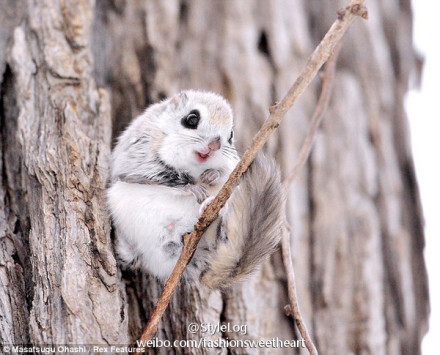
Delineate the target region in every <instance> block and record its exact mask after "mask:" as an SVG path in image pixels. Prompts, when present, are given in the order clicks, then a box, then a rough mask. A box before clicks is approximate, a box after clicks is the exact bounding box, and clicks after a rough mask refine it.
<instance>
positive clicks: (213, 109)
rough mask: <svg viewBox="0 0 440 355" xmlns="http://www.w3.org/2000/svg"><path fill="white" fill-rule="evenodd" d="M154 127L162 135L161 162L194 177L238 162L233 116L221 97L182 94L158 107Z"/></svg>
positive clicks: (202, 94)
mask: <svg viewBox="0 0 440 355" xmlns="http://www.w3.org/2000/svg"><path fill="white" fill-rule="evenodd" d="M159 106H161V108H162V110H158V111H156V112H157V114H156V115H155V118H154V123H155V126H156V127H157V128H159V129H160V131H161V133H162V137H163V140H162V142H161V144H160V147H159V149H158V154H159V157H160V159H162V160H163V161H164V162H165V163H166V164H167V165H169V166H172V167H174V168H176V169H182V170H186V171H188V172H189V173H190V174H191V175H193V176H195V177H196V176H198V175H200V174H201V173H202V172H203V171H205V170H206V169H219V170H220V169H227V170H229V169H230V167H231V165H235V163H236V162H237V154H236V152H235V148H234V142H233V138H234V132H233V115H232V109H231V107H230V105H229V104H228V102H227V101H226V100H225V99H224V98H223V97H221V96H219V95H217V94H214V93H211V92H202V91H192V90H190V91H183V92H181V93H179V94H178V95H176V96H174V97H172V98H170V99H168V100H166V101H164V102H162V103H160V104H159Z"/></svg>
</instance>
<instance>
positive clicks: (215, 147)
mask: <svg viewBox="0 0 440 355" xmlns="http://www.w3.org/2000/svg"><path fill="white" fill-rule="evenodd" d="M208 148H209V149H211V150H212V151H216V150H219V149H220V137H217V138H215V139H214V140H213V141H211V143H209V144H208Z"/></svg>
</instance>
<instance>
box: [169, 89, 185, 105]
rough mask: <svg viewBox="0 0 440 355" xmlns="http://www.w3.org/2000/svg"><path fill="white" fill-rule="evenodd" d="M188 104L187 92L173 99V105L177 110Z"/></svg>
mask: <svg viewBox="0 0 440 355" xmlns="http://www.w3.org/2000/svg"><path fill="white" fill-rule="evenodd" d="M187 102H188V95H187V94H186V93H185V92H181V93H179V94H177V95H175V96H174V97H173V98H172V99H171V105H172V106H173V108H175V109H177V108H180V107H183V106H185V105H186V103H187Z"/></svg>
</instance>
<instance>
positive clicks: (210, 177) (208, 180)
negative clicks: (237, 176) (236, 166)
mask: <svg viewBox="0 0 440 355" xmlns="http://www.w3.org/2000/svg"><path fill="white" fill-rule="evenodd" d="M220 175H221V174H220V171H219V170H216V169H207V170H205V171H204V172H203V173H202V175H200V182H202V183H203V184H207V185H212V184H213V183H214V182H215V181H217V180H218V179H219V178H220Z"/></svg>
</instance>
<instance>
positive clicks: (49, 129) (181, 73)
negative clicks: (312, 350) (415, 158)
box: [0, 0, 429, 354]
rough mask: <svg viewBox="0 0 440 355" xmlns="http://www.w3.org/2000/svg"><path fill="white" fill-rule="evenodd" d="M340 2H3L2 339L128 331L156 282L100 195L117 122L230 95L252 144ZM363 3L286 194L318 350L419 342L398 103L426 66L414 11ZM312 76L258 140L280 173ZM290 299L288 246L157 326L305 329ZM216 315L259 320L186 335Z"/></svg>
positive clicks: (421, 311) (95, 340) (103, 336)
mask: <svg viewBox="0 0 440 355" xmlns="http://www.w3.org/2000/svg"><path fill="white" fill-rule="evenodd" d="M345 5H347V3H346V2H345V1H333V2H331V3H329V2H326V1H318V0H312V1H308V2H303V1H298V0H291V1H287V0H274V1H263V0H260V1H258V0H249V1H233V0H225V1H220V0H210V1H205V0H192V1H189V0H166V1H162V0H144V1H124V0H96V1H92V0H59V1H53V0H52V1H51V0H40V1H14V0H3V1H2V2H1V3H0V20H1V28H0V83H1V89H0V90H1V91H0V98H1V100H0V118H1V130H0V137H1V139H0V158H1V163H2V164H1V165H0V172H1V174H0V179H1V184H0V198H1V199H2V201H4V203H3V204H0V244H1V248H0V280H1V283H0V319H1V322H0V342H1V343H2V344H35V345H38V344H103V345H105V344H126V345H127V344H130V343H133V342H134V340H135V339H136V338H137V337H138V336H139V335H140V333H141V331H142V329H143V327H144V326H145V324H146V321H147V319H148V317H149V314H150V313H151V311H152V308H153V306H154V303H155V301H156V300H157V298H158V295H159V293H160V290H161V285H160V284H159V283H158V282H157V281H156V280H154V279H153V278H152V277H150V276H148V275H145V274H142V273H139V272H127V271H124V272H121V271H120V270H119V268H118V267H117V262H116V259H115V257H114V253H113V246H112V239H111V233H110V231H111V224H110V221H109V218H108V213H107V212H106V209H105V196H104V190H105V186H106V180H107V177H108V162H109V153H110V149H111V140H112V133H113V138H115V137H116V136H117V135H118V133H119V132H120V131H121V130H122V129H123V128H124V127H125V126H126V125H127V123H128V122H129V121H130V120H131V119H132V118H133V117H135V116H136V115H137V114H139V113H140V112H142V110H143V109H144V108H145V107H146V106H147V105H148V104H150V103H152V102H155V101H157V100H159V99H161V98H163V97H165V96H168V95H171V94H173V93H175V92H177V91H178V90H180V89H185V88H198V89H206V90H212V91H216V92H219V93H221V94H222V95H224V96H225V97H226V98H227V99H228V100H229V101H230V102H231V104H232V106H233V108H234V111H235V117H236V118H235V131H236V136H237V139H236V140H237V142H239V147H240V148H241V149H243V148H244V147H246V146H247V145H248V144H249V142H250V140H251V138H252V136H253V135H254V134H255V133H256V131H257V130H258V129H259V127H260V125H261V123H262V122H263V120H264V119H265V118H266V116H267V113H268V107H269V106H270V105H271V104H272V103H273V102H274V101H276V100H278V99H280V98H281V97H282V96H283V95H284V93H285V92H286V91H287V89H288V87H289V86H290V85H291V84H292V83H293V81H294V79H295V76H296V74H298V73H299V71H300V69H301V67H302V66H303V64H304V63H305V60H306V58H307V56H308V55H309V54H310V53H311V51H312V50H313V48H314V46H315V45H316V44H317V43H318V42H319V40H320V38H321V37H322V36H323V34H324V33H325V32H326V30H327V29H328V27H329V26H330V24H331V23H332V21H333V20H334V19H335V17H336V11H337V10H338V8H339V7H342V6H345ZM367 7H368V8H369V13H370V20H369V21H360V20H357V21H355V23H354V24H353V25H352V27H351V28H350V29H349V33H348V34H347V37H346V38H345V41H344V44H343V47H342V50H341V54H340V57H339V61H338V68H337V74H336V80H335V83H334V92H333V95H332V101H331V103H330V107H329V110H328V112H327V114H326V117H325V119H324V123H323V125H322V129H321V130H320V131H319V133H318V135H317V139H316V142H315V147H314V150H313V152H312V156H311V159H310V160H309V163H308V165H307V168H306V169H303V171H302V172H301V175H300V176H299V178H298V179H297V180H296V181H295V182H294V183H293V185H292V187H291V189H290V193H289V203H288V216H289V220H290V223H291V225H292V235H293V238H292V251H293V258H294V267H295V270H296V275H297V283H298V284H297V287H298V296H299V302H300V306H301V308H302V310H303V314H304V316H305V319H306V323H307V324H308V327H309V330H310V331H311V333H312V337H313V338H314V340H315V341H316V344H317V347H318V349H319V350H320V351H321V352H322V353H323V354H349V353H356V354H363V353H374V354H399V353H403V354H418V353H420V343H421V339H422V337H423V335H424V333H425V332H426V329H427V315H428V310H429V305H428V293H427V278H426V270H425V264H424V260H423V247H424V236H423V227H422V215H421V208H420V202H419V194H418V190H417V183H416V181H415V177H414V169H413V163H412V158H411V152H410V149H409V137H408V127H407V121H406V117H405V113H404V111H403V97H404V95H405V92H406V91H407V86H408V75H409V72H410V71H411V70H413V69H414V50H413V47H412V44H411V26H412V23H411V8H410V3H409V0H408V1H397V0H394V1H387V2H386V4H385V3H383V2H381V1H379V0H368V1H367ZM317 88H318V86H317V85H315V86H314V87H313V88H311V89H309V90H308V91H307V92H306V93H305V94H304V95H303V97H302V98H301V99H300V100H299V102H298V103H297V104H296V106H295V107H294V108H293V109H292V110H291V111H290V112H289V113H288V115H287V117H286V118H285V120H284V122H283V123H282V126H281V127H280V128H281V129H280V130H279V131H278V132H276V134H275V135H274V137H272V138H271V140H270V142H269V143H268V144H267V145H266V149H267V151H268V152H269V153H270V154H272V155H274V156H276V157H277V159H278V162H279V164H280V167H281V170H282V172H283V173H287V172H288V171H289V170H290V169H291V167H292V166H293V164H294V162H295V159H296V156H297V153H298V151H299V148H300V145H301V143H302V140H303V138H304V135H305V131H306V129H307V124H308V122H309V119H310V116H311V113H312V111H313V108H314V105H315V104H316V98H317V93H318V90H317ZM112 127H113V128H112ZM287 303H288V301H287V296H286V278H285V273H284V269H283V266H282V263H281V257H280V253H276V254H275V255H274V256H273V257H272V259H271V260H270V262H268V263H266V265H264V267H262V269H261V270H260V271H259V272H258V273H257V274H256V275H255V277H253V278H252V279H250V280H249V281H248V282H246V283H245V284H243V285H239V286H235V287H234V288H232V290H231V291H230V292H227V293H224V294H220V293H219V292H209V291H208V290H205V289H197V288H194V287H191V285H187V284H182V285H181V286H180V288H179V289H178V291H177V293H176V294H175V296H174V297H173V300H172V303H171V305H170V307H169V309H168V310H167V311H166V313H165V315H164V317H163V319H162V323H161V325H160V329H159V332H158V334H157V337H158V338H159V339H162V340H165V339H168V340H170V341H174V340H176V339H177V340H185V339H194V340H198V339H200V338H201V337H204V338H206V339H208V340H218V339H229V340H234V339H251V340H252V339H254V340H263V339H264V340H271V339H273V338H275V339H276V338H278V339H283V340H284V339H287V340H288V339H296V338H297V334H296V331H295V329H294V323H293V321H292V319H290V318H289V317H287V316H285V315H284V313H283V307H284V305H285V304H287ZM219 322H220V323H222V324H228V323H229V324H230V325H231V326H232V325H242V326H247V334H246V335H243V334H241V333H240V332H229V333H228V332H223V333H222V332H218V331H217V332H214V333H213V334H211V333H209V332H206V333H198V332H196V334H191V332H190V331H189V330H188V325H189V324H191V323H196V324H199V325H200V324H202V323H206V324H212V325H215V324H217V323H219ZM218 350H220V349H217V351H218ZM229 350H230V352H231V353H237V354H249V353H259V352H261V353H263V352H264V351H266V353H273V352H272V351H275V350H264V349H256V348H254V349H249V348H234V347H230V348H229ZM156 351H157V352H161V353H164V354H168V353H169V352H170V351H172V352H175V353H195V354H199V353H200V354H205V353H206V354H210V353H212V351H213V350H212V349H210V348H207V347H205V348H198V349H197V348H194V347H193V348H184V347H182V348H173V349H166V348H160V349H156ZM295 351H297V352H298V353H304V351H305V350H304V349H296V350H295ZM220 352H221V353H227V349H222V350H221V351H220ZM277 353H286V354H290V353H292V349H278V350H277Z"/></svg>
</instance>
